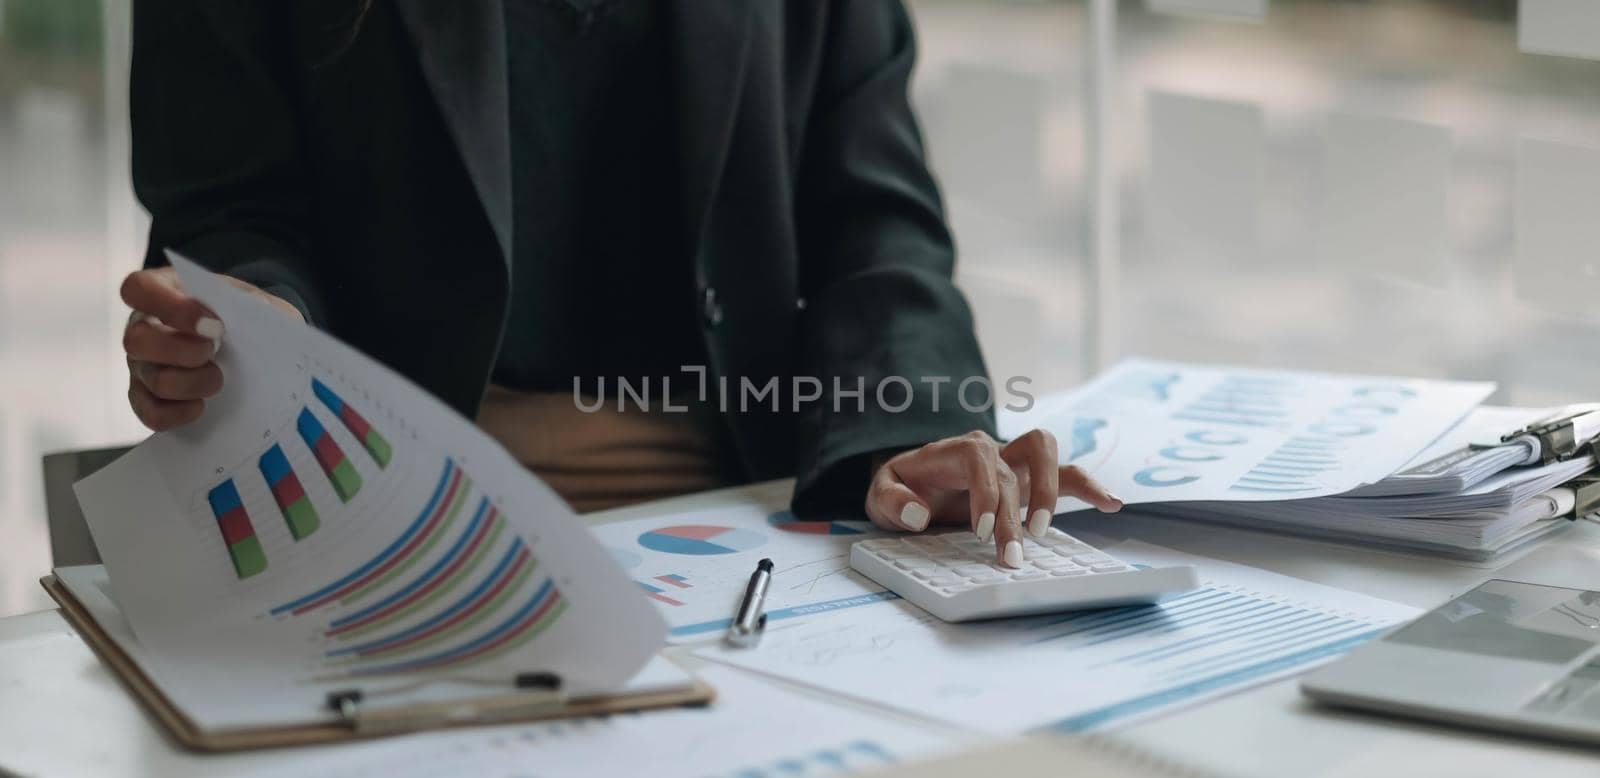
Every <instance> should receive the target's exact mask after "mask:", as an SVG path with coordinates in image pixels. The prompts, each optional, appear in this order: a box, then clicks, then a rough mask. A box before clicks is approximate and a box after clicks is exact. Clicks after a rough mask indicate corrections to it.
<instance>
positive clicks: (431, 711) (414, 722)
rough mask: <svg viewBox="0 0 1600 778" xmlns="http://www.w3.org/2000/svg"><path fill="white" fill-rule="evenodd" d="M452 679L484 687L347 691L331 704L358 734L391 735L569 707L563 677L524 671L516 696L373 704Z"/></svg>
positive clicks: (330, 699)
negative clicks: (449, 685)
mask: <svg viewBox="0 0 1600 778" xmlns="http://www.w3.org/2000/svg"><path fill="white" fill-rule="evenodd" d="M446 681H459V682H464V683H484V682H483V681H482V680H472V679H453V678H435V679H430V680H426V681H418V682H416V683H412V684H407V685H404V686H399V687H394V688H388V689H383V690H381V691H371V690H367V691H363V690H361V689H341V690H338V691H332V692H329V693H328V696H327V700H326V702H327V706H328V709H329V710H332V711H333V712H335V713H337V714H339V719H340V721H341V722H343V723H344V724H345V725H346V726H348V727H350V728H351V729H352V730H355V732H356V734H358V735H390V734H396V733H400V732H415V731H418V730H424V729H436V728H439V727H445V726H451V725H459V724H490V723H495V722H503V721H514V720H519V719H531V718H539V717H541V716H544V715H548V714H552V713H557V712H560V711H561V710H562V709H563V708H565V707H566V705H567V699H566V696H565V695H564V694H563V692H562V691H561V676H559V675H557V674H555V673H547V672H530V673H519V674H518V675H516V676H515V677H514V678H512V683H511V685H512V687H513V688H515V689H516V690H517V691H516V692H514V693H511V694H501V695H494V696H488V697H478V698H471V699H452V700H441V701H429V702H416V703H406V704H399V705H393V706H388V707H374V706H372V705H371V704H370V698H372V697H376V696H380V695H394V694H401V693H404V692H407V691H412V690H415V689H418V688H420V687H422V686H426V685H428V684H430V683H441V682H446Z"/></svg>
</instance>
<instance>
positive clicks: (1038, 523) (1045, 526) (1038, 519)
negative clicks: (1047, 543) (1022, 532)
mask: <svg viewBox="0 0 1600 778" xmlns="http://www.w3.org/2000/svg"><path fill="white" fill-rule="evenodd" d="M1049 529H1050V511H1047V510H1045V509H1044V508H1040V509H1038V510H1036V511H1034V512H1033V515H1032V516H1030V517H1029V518H1028V534H1029V535H1032V536H1034V537H1036V538H1042V537H1044V533H1045V532H1046V531H1047V530H1049Z"/></svg>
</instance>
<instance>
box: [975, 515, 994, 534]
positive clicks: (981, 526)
mask: <svg viewBox="0 0 1600 778" xmlns="http://www.w3.org/2000/svg"><path fill="white" fill-rule="evenodd" d="M972 534H974V535H977V536H978V539H979V540H988V539H989V536H990V535H993V534H994V513H993V512H990V513H985V514H983V515H982V516H979V517H978V526H977V528H975V529H973V530H972Z"/></svg>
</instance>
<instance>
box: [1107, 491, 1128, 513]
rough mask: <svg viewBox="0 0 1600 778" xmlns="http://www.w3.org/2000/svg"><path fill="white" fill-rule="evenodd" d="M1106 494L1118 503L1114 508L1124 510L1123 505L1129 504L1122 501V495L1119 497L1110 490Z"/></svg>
mask: <svg viewBox="0 0 1600 778" xmlns="http://www.w3.org/2000/svg"><path fill="white" fill-rule="evenodd" d="M1106 496H1107V497H1110V498H1111V499H1112V500H1113V501H1115V502H1116V503H1117V507H1115V508H1113V509H1112V510H1117V511H1120V510H1122V506H1124V505H1127V503H1125V502H1123V501H1122V498H1121V497H1118V496H1116V495H1114V494H1112V493H1110V492H1106Z"/></svg>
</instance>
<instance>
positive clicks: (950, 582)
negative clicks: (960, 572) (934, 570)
mask: <svg viewBox="0 0 1600 778" xmlns="http://www.w3.org/2000/svg"><path fill="white" fill-rule="evenodd" d="M965 583H966V581H963V580H961V579H960V578H956V577H955V576H947V575H936V576H934V577H932V578H929V579H928V585H929V586H940V587H943V586H961V585H962V584H965Z"/></svg>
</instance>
